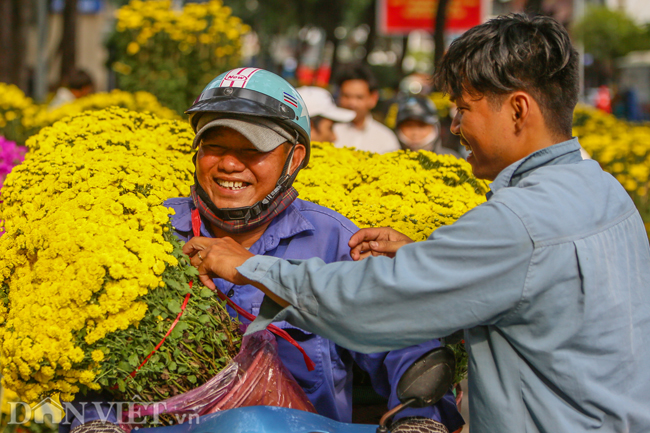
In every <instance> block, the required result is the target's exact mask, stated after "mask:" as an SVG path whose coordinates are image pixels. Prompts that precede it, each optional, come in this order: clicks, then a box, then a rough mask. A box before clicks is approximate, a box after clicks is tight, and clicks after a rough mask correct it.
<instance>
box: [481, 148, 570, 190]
mask: <svg viewBox="0 0 650 433" xmlns="http://www.w3.org/2000/svg"><path fill="white" fill-rule="evenodd" d="M580 160H582V156H581V155H580V143H578V139H577V138H576V137H574V138H572V139H570V140H567V141H563V142H561V143H558V144H554V145H552V146H549V147H545V148H544V149H540V150H538V151H537V152H534V153H531V154H530V155H528V156H526V157H524V158H522V159H520V160H519V161H517V162H514V163H512V164H510V165H509V166H507V167H506V168H504V169H503V170H502V171H501V173H499V175H498V176H497V177H496V178H495V179H494V181H493V182H492V183H491V184H490V191H488V193H487V194H486V195H487V198H488V200H489V199H490V197H492V195H493V194H494V193H496V192H497V191H499V190H500V189H501V188H506V187H509V186H515V185H517V184H518V183H519V182H520V181H521V180H522V179H524V178H526V177H528V176H529V175H530V174H531V173H532V172H533V171H535V170H536V169H538V168H539V167H542V166H545V165H558V164H567V163H573V162H578V161H580Z"/></svg>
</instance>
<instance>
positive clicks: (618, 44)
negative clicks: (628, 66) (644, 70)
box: [574, 6, 650, 63]
mask: <svg viewBox="0 0 650 433" xmlns="http://www.w3.org/2000/svg"><path fill="white" fill-rule="evenodd" d="M574 31H575V35H576V37H577V38H578V39H579V40H580V41H582V42H583V43H584V47H585V52H587V53H589V54H591V55H592V56H594V59H596V60H599V61H602V62H605V63H611V62H612V61H613V60H614V59H616V58H619V57H622V56H624V55H626V54H627V53H629V52H631V51H636V50H648V49H650V38H648V36H649V34H648V29H647V28H644V27H641V26H639V25H637V24H636V23H635V22H634V21H633V20H632V18H630V17H629V16H627V15H626V14H625V13H623V12H621V11H616V10H611V9H608V8H607V7H604V6H594V7H590V8H589V9H587V13H586V14H585V16H584V17H583V19H582V20H581V21H580V22H579V23H578V24H577V25H576V27H575V29H574Z"/></svg>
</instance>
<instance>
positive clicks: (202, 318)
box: [199, 314, 210, 325]
mask: <svg viewBox="0 0 650 433" xmlns="http://www.w3.org/2000/svg"><path fill="white" fill-rule="evenodd" d="M209 321H210V315H209V314H203V315H201V316H199V322H201V323H202V324H203V325H205V324H206V323H208V322H209Z"/></svg>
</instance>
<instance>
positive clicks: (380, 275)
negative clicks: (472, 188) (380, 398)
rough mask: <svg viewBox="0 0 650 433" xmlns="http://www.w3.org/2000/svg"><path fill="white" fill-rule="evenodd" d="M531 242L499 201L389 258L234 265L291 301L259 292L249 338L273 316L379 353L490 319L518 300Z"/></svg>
mask: <svg viewBox="0 0 650 433" xmlns="http://www.w3.org/2000/svg"><path fill="white" fill-rule="evenodd" d="M532 254H533V243H532V240H531V238H530V236H529V234H528V232H527V230H526V227H525V226H524V224H523V222H522V221H521V220H520V219H519V217H517V215H515V214H514V213H513V212H512V211H511V210H510V209H509V208H508V207H506V206H505V205H503V204H502V203H493V202H487V203H485V204H483V205H481V206H479V207H477V208H475V209H473V210H471V211H469V212H468V213H466V214H465V215H463V216H462V217H461V218H460V219H458V221H456V222H455V223H454V224H452V225H450V226H445V227H441V228H439V229H438V230H436V231H435V232H433V234H432V235H431V236H430V237H429V239H428V240H426V241H423V242H415V243H412V244H409V245H405V246H403V247H402V248H400V249H399V251H398V252H397V254H396V255H395V258H394V259H390V258H388V257H369V258H367V259H364V260H361V261H358V262H338V263H330V264H325V263H324V262H323V261H322V260H320V259H316V258H314V259H309V260H295V261H285V260H280V259H277V258H272V257H263V256H254V257H251V258H250V259H248V260H247V261H246V262H245V263H244V264H243V265H241V266H239V267H238V270H239V272H240V273H241V274H242V275H244V276H245V277H247V278H249V279H251V280H253V281H257V282H259V283H261V284H263V285H264V286H266V287H267V288H268V289H269V290H270V291H272V292H274V293H276V294H277V295H278V296H280V297H281V298H283V299H285V300H287V301H288V302H289V303H290V304H291V305H290V306H289V307H287V308H284V309H282V308H280V307H279V306H278V305H277V304H275V303H274V302H273V301H270V299H269V298H268V296H267V297H266V298H265V301H264V302H263V303H262V307H261V309H260V314H259V316H258V319H257V320H256V322H253V324H252V325H251V326H250V327H249V328H248V332H255V331H257V330H259V329H260V328H264V327H266V325H267V324H268V323H270V322H271V321H276V320H287V321H289V322H290V323H292V324H293V325H295V326H298V327H300V328H302V329H306V330H309V331H311V332H314V333H317V334H319V335H321V336H323V337H325V338H329V339H330V340H332V341H334V342H335V343H337V344H339V345H340V346H343V347H345V348H347V349H350V350H356V351H360V352H364V353H372V352H382V351H386V350H393V349H400V348H403V347H407V346H411V345H414V344H419V343H422V342H425V341H428V340H431V339H433V338H440V337H444V336H447V335H450V334H452V333H454V332H455V331H458V330H461V329H468V328H472V327H474V326H479V325H490V324H495V323H497V322H498V321H499V320H500V319H502V318H504V317H505V316H507V314H508V313H510V312H512V311H513V310H514V309H515V308H517V307H518V306H519V305H520V304H521V302H522V299H523V290H524V287H525V281H526V275H527V272H528V267H529V264H530V260H531V258H532Z"/></svg>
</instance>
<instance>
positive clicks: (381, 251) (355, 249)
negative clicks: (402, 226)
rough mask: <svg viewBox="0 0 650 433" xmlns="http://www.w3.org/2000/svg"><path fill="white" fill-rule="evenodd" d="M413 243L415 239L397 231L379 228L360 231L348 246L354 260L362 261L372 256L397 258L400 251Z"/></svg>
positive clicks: (353, 236)
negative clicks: (396, 254)
mask: <svg viewBox="0 0 650 433" xmlns="http://www.w3.org/2000/svg"><path fill="white" fill-rule="evenodd" d="M413 242H414V241H413V239H411V238H409V237H408V236H406V235H405V234H403V233H400V232H398V231H397V230H393V229H391V228H390V227H378V228H370V229H361V230H359V231H358V232H356V233H355V234H353V235H352V237H351V238H350V242H348V245H349V246H350V256H351V257H352V259H353V260H362V259H365V258H366V257H368V256H370V255H373V256H388V257H395V253H396V252H397V250H398V249H400V248H401V247H403V246H404V245H406V244H410V243H413Z"/></svg>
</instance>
